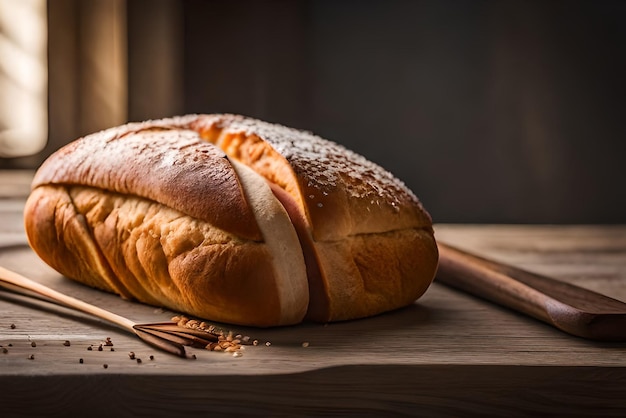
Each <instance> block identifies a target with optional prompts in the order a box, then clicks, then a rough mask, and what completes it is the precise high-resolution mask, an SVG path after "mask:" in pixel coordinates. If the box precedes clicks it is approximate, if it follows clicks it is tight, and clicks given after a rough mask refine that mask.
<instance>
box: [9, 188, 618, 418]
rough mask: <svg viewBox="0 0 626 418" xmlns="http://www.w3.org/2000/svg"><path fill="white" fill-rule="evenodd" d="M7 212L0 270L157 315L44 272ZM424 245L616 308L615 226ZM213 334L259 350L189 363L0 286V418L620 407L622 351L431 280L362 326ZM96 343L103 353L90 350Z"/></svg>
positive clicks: (510, 231)
mask: <svg viewBox="0 0 626 418" xmlns="http://www.w3.org/2000/svg"><path fill="white" fill-rule="evenodd" d="M0 178H1V176H0ZM0 184H2V182H1V181H0ZM21 204H23V197H21V196H18V197H16V198H9V197H4V198H2V199H0V265H2V266H4V267H7V268H9V269H12V270H14V271H17V272H19V273H20V274H23V275H25V276H27V277H30V278H32V279H34V280H37V281H39V282H41V283H44V284H46V285H48V286H50V287H52V288H54V289H57V290H59V291H61V292H64V293H67V294H68V295H71V296H74V297H77V298H80V299H82V300H85V301H86V302H89V303H92V304H95V305H97V306H101V307H103V308H106V309H108V310H111V311H113V312H116V313H119V314H121V315H124V316H126V317H128V318H130V319H132V320H135V321H137V322H156V321H160V320H166V319H169V318H170V317H171V315H172V314H173V313H172V312H168V311H164V310H162V309H159V308H156V307H151V306H145V305H140V304H135V303H131V302H127V301H124V300H121V299H120V298H118V297H116V296H113V295H109V294H105V293H102V292H99V291H95V290H92V289H89V288H86V287H84V286H82V285H80V284H77V283H74V282H72V281H69V280H67V279H65V278H63V277H61V276H60V275H59V274H58V273H56V272H55V271H53V270H51V269H50V268H49V267H47V266H46V265H44V264H43V263H42V262H41V261H40V260H39V259H38V258H37V256H36V255H35V254H34V253H33V252H32V251H31V250H30V249H29V248H28V247H27V246H26V245H25V238H24V237H23V235H22V234H23V229H22V227H21V223H18V222H17V220H19V218H20V207H21V206H20V205H21ZM436 236H437V237H438V238H439V239H441V240H443V241H446V242H448V243H450V244H453V245H455V246H457V247H460V248H463V249H466V250H468V251H472V252H475V253H477V254H479V255H482V256H484V257H487V258H492V259H495V260H498V261H502V262H506V263H509V264H512V265H515V266H518V267H521V268H524V269H527V270H529V271H533V272H537V273H539V274H545V275H548V276H551V277H554V278H556V279H559V280H563V281H566V282H570V283H575V284H577V285H579V286H583V287H585V288H588V289H592V290H594V291H597V292H600V293H603V294H606V295H608V296H611V297H613V298H616V299H620V300H626V226H625V225H614V226H586V225H581V226H531V225H524V226H510V225H437V226H436ZM11 240H13V241H15V242H14V243H13V244H10V245H7V244H6V243H7V242H10V241H11ZM20 240H21V244H20V242H19V241H20ZM11 324H14V325H15V328H11ZM226 328H227V329H232V330H233V332H235V333H242V334H244V335H249V336H250V337H251V338H253V339H258V340H259V342H260V344H259V345H258V346H251V347H246V350H245V351H244V352H243V353H244V354H243V356H241V357H238V358H235V357H233V356H231V355H229V354H226V353H215V352H209V351H204V350H196V349H194V350H192V351H193V353H194V354H196V356H197V359H196V360H186V359H182V358H177V357H174V356H171V355H167V354H163V353H161V352H158V351H156V350H155V349H153V348H151V347H149V346H147V345H145V344H143V343H142V342H141V341H140V340H138V339H137V338H136V337H134V336H132V335H130V334H126V333H125V332H124V331H122V330H119V329H116V328H114V327H112V326H110V325H107V324H104V323H101V322H99V321H97V320H93V319H90V318H87V317H86V316H84V315H82V314H74V313H72V312H70V311H68V310H66V309H64V308H58V307H53V306H51V305H48V304H45V303H43V302H29V301H25V300H24V299H23V298H21V297H19V296H13V295H10V294H7V293H5V292H0V345H2V347H0V350H2V349H3V348H6V351H7V352H6V353H3V352H0V385H1V387H2V390H1V391H0V405H1V407H0V408H1V410H2V412H1V415H2V416H3V417H5V416H9V417H10V416H40V415H42V414H44V413H45V414H46V416H61V415H63V416H67V414H68V413H69V414H70V415H71V414H72V413H80V414H83V415H84V414H85V413H88V414H89V415H90V416H94V415H95V416H98V415H109V416H110V415H111V414H118V415H131V414H132V415H142V414H151V415H153V416H172V415H173V414H175V412H176V411H178V412H180V413H183V412H184V413H197V412H206V411H209V410H210V411H213V412H218V413H240V414H243V415H268V414H270V415H302V416H304V415H309V416H311V415H317V416H319V415H330V416H333V415H353V416H355V415H358V416H366V415H396V416H397V415H414V414H421V415H429V416H433V415H443V416H459V415H463V414H467V413H470V412H471V413H472V414H477V415H503V414H506V415H509V416H512V415H518V416H524V415H525V416H528V415H530V414H543V415H545V414H555V415H563V414H569V415H587V416H597V415H603V416H620V415H624V413H626V401H624V399H625V398H626V344H623V343H608V342H593V341H588V340H585V339H581V338H577V337H573V336H570V335H568V334H565V333H563V332H561V331H559V330H557V329H555V328H553V327H551V326H549V325H546V324H544V323H542V322H539V321H537V320H535V319H532V318H529V317H527V316H524V315H521V314H518V313H515V312H512V311H510V310H508V309H506V308H502V307H499V306H496V305H493V304H491V303H489V302H485V301H483V300H481V299H478V298H475V297H473V296H469V295H467V294H465V293H462V292H460V291H456V290H453V289H451V288H448V287H446V286H443V285H441V284H439V283H437V282H435V283H434V284H433V285H432V287H431V288H430V289H429V290H428V291H427V293H426V294H425V296H424V297H423V298H421V299H420V300H418V301H417V302H416V303H415V304H414V305H412V306H410V307H409V308H407V309H403V310H399V311H395V312H391V313H389V314H385V315H380V316H377V317H373V318H369V319H365V320H359V321H350V322H342V323H334V324H329V325H317V324H302V325H299V326H295V327H284V328H276V329H251V328H241V327H232V328H231V327H226ZM107 337H110V338H111V340H112V341H113V343H114V346H113V348H114V350H115V351H110V347H106V346H105V347H103V351H98V347H99V345H100V344H101V343H103V342H104V341H105V340H106V338H107ZM65 340H69V341H70V345H69V346H65V345H64V342H65ZM32 342H35V345H36V346H35V347H33V346H32ZM265 342H270V343H271V345H269V346H266V345H265ZM304 342H306V343H308V346H307V347H303V343H304ZM89 347H92V349H91V350H88V348H89ZM130 351H133V352H135V353H136V356H137V357H139V358H141V359H142V362H141V363H137V361H136V360H131V359H130V357H129V355H128V353H129V352H130ZM31 354H33V355H34V359H30V358H29V356H30V355H31ZM150 355H152V356H154V359H153V360H150ZM81 358H82V359H83V363H80V362H79V359H81ZM104 364H107V366H108V367H107V368H104V366H103V365H104ZM35 399H36V402H34V400H35Z"/></svg>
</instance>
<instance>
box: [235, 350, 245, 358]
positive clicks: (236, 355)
mask: <svg viewBox="0 0 626 418" xmlns="http://www.w3.org/2000/svg"><path fill="white" fill-rule="evenodd" d="M241 356H243V353H242V352H241V351H235V352H234V353H233V357H241Z"/></svg>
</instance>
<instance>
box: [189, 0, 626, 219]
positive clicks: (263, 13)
mask: <svg viewBox="0 0 626 418" xmlns="http://www.w3.org/2000/svg"><path fill="white" fill-rule="evenodd" d="M184 19H185V20H184V21H185V25H184V28H185V29H184V39H185V61H184V62H185V84H184V89H185V90H184V91H185V101H184V106H185V111H187V112H236V113H243V114H246V115H250V116H254V117H258V118H262V119H266V120H269V121H274V122H279V123H283V124H287V125H291V126H294V127H299V128H303V129H307V130H312V131H314V132H316V133H318V134H320V135H321V136H324V137H327V138H329V139H333V140H335V141H337V142H340V143H342V144H344V145H346V146H348V147H350V148H353V149H354V150H356V151H358V152H360V153H362V154H364V155H366V156H367V157H369V158H370V159H372V160H374V161H376V162H378V163H379V164H381V165H383V166H385V167H387V168H388V169H390V170H391V171H392V172H394V173H395V174H396V175H397V176H399V177H400V178H402V179H403V180H404V181H405V182H406V183H407V184H408V185H409V186H410V187H411V188H413V189H414V191H415V192H416V193H417V194H418V196H419V197H420V198H421V199H422V200H423V202H424V204H425V205H426V206H427V208H428V209H429V210H430V211H431V213H432V215H433V217H434V219H435V220H436V221H438V222H516V223H517V222H519V223H524V222H540V223H565V222H576V223H590V222H600V223H609V222H626V185H625V182H624V180H625V179H626V175H625V174H624V168H623V167H624V165H623V160H624V158H626V145H625V140H626V2H620V1H593V2H589V1H585V2H577V1H550V2H545V1H400V0H394V1H346V0H344V1H308V2H293V1H270V2H267V1H265V2H263V1H262V2H258V1H247V2H246V1H238V2H222V1H194V0H189V1H185V2H184Z"/></svg>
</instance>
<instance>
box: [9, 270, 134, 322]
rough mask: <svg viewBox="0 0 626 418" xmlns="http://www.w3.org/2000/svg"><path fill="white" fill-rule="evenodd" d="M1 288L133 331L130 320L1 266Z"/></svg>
mask: <svg viewBox="0 0 626 418" xmlns="http://www.w3.org/2000/svg"><path fill="white" fill-rule="evenodd" d="M0 288H6V289H7V290H10V291H12V292H14V293H18V294H22V295H25V296H29V297H30V296H32V294H30V293H29V292H32V293H35V294H37V295H40V296H43V297H45V298H46V300H48V301H52V302H54V303H56V304H58V305H61V306H65V307H66V308H71V309H75V310H78V311H81V312H84V313H87V314H90V315H93V316H95V317H97V318H100V319H104V320H106V321H109V322H111V323H113V324H116V325H118V326H120V327H122V328H125V329H126V330H129V331H130V332H134V331H133V327H134V326H135V323H134V322H133V321H131V320H130V319H127V318H124V317H122V316H119V315H117V314H114V313H113V312H109V311H107V310H104V309H102V308H99V307H97V306H94V305H91V304H89V303H87V302H83V301H82V300H78V299H75V298H73V297H71V296H68V295H64V294H63V293H60V292H57V291H56V290H53V289H51V288H49V287H47V286H44V285H42V284H40V283H37V282H36V281H34V280H31V279H28V278H26V277H24V276H22V275H20V274H18V273H16V272H14V271H11V270H8V269H6V268H4V267H2V266H0Z"/></svg>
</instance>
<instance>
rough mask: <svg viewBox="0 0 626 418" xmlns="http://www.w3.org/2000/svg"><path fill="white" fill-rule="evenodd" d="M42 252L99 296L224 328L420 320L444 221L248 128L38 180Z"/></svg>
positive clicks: (360, 163)
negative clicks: (405, 315)
mask: <svg viewBox="0 0 626 418" xmlns="http://www.w3.org/2000/svg"><path fill="white" fill-rule="evenodd" d="M24 219H25V227H26V232H27V236H28V238H29V242H30V244H31V247H32V248H33V249H34V250H35V251H36V252H37V254H38V255H39V256H40V257H41V258H42V259H43V260H44V261H45V262H46V263H48V264H49V265H50V266H52V267H53V268H55V269H56V270H57V271H59V272H60V273H62V274H64V275H65V276H67V277H70V278H72V279H75V280H78V281H80V282H83V283H85V284H87V285H89V286H92V287H96V288H100V289H103V290H106V291H109V292H114V293H117V294H119V295H120V296H122V297H124V298H127V299H133V300H138V301H141V302H144V303H148V304H152V305H156V306H163V307H167V308H169V309H172V310H176V311H180V312H185V313H187V314H190V315H194V316H198V317H201V318H205V319H209V320H213V321H219V322H224V323H232V324H240V325H251V326H263V327H267V326H277V325H290V324H296V323H299V322H301V321H303V320H313V321H319V322H328V321H339V320H348V319H356V318H362V317H367V316H371V315H376V314H379V313H382V312H385V311H389V310H392V309H397V308H400V307H404V306H407V305H409V304H411V303H413V302H414V301H415V300H416V299H417V298H419V297H420V296H421V295H422V294H423V293H424V292H425V291H426V289H427V288H428V287H429V285H430V283H431V282H432V280H433V278H434V274H435V271H436V268H437V259H438V254H437V246H436V242H435V239H434V235H433V230H432V220H431V218H430V216H429V214H428V213H427V212H426V211H425V210H424V208H423V206H422V205H421V203H420V202H419V200H418V199H417V197H416V196H415V195H414V194H413V193H412V192H411V191H410V190H409V189H408V188H407V187H406V186H405V185H404V184H403V183H402V182H401V181H399V180H398V179H396V178H395V177H394V176H393V175H391V174H390V173H389V172H387V171H386V170H384V169H383V168H381V167H380V166H377V165H376V164H374V163H372V162H370V161H368V160H366V159H365V158H363V157H362V156H359V155H357V154H355V153H353V152H351V151H349V150H347V149H345V148H344V147H342V146H340V145H338V144H336V143H334V142H330V141H326V140H324V139H322V138H319V137H317V136H315V135H312V134H310V133H307V132H302V131H298V130H294V129H290V128H286V127H283V126H280V125H274V124H269V123H266V122H262V121H258V120H254V119H249V118H245V117H242V116H238V115H187V116H183V117H175V118H169V119H162V120H158V121H147V122H143V123H132V124H127V125H123V126H120V127H116V128H112V129H109V130H105V131H102V132H98V133H95V134H92V135H89V136H86V137H84V138H81V139H79V140H77V141H74V142H73V143H70V144H69V145H67V146H66V147H64V148H62V149H61V150H59V151H57V152H56V153H55V154H53V155H52V156H50V157H49V158H48V159H47V160H46V161H45V162H44V163H43V164H42V166H41V167H40V168H39V170H38V171H37V173H36V175H35V178H34V180H33V185H32V192H31V195H30V197H29V199H28V201H27V204H26V208H25V213H24Z"/></svg>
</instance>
